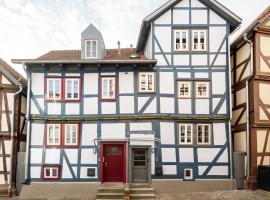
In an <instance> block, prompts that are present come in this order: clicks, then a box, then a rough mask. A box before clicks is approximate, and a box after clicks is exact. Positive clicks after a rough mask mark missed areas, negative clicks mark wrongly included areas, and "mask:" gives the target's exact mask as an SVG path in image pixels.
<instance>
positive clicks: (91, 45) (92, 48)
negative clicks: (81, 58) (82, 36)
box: [85, 40, 97, 58]
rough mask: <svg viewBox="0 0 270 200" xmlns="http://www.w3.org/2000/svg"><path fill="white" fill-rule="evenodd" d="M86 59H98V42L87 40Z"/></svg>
mask: <svg viewBox="0 0 270 200" xmlns="http://www.w3.org/2000/svg"><path fill="white" fill-rule="evenodd" d="M85 58H97V40H85Z"/></svg>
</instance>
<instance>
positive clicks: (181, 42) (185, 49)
mask: <svg viewBox="0 0 270 200" xmlns="http://www.w3.org/2000/svg"><path fill="white" fill-rule="evenodd" d="M177 33H179V34H180V38H179V40H180V43H179V48H177V46H176V45H177V43H176V39H177V37H176V36H177ZM183 33H186V48H183ZM174 51H189V30H187V29H183V30H180V29H178V30H174Z"/></svg>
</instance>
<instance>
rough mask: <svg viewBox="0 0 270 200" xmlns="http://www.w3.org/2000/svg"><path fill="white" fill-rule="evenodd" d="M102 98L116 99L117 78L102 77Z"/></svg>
mask: <svg viewBox="0 0 270 200" xmlns="http://www.w3.org/2000/svg"><path fill="white" fill-rule="evenodd" d="M101 89H102V91H101V100H115V98H116V78H115V77H101Z"/></svg>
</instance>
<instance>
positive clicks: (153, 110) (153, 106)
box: [143, 97, 157, 113]
mask: <svg viewBox="0 0 270 200" xmlns="http://www.w3.org/2000/svg"><path fill="white" fill-rule="evenodd" d="M156 112H157V100H156V97H155V98H154V99H153V101H152V102H151V103H150V105H149V106H148V107H147V108H146V109H145V111H144V112H143V113H156Z"/></svg>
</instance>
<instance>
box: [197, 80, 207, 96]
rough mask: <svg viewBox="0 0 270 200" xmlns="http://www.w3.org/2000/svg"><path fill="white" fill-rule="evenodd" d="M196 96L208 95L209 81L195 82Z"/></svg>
mask: <svg viewBox="0 0 270 200" xmlns="http://www.w3.org/2000/svg"><path fill="white" fill-rule="evenodd" d="M196 97H197V98H208V97H209V82H196Z"/></svg>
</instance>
